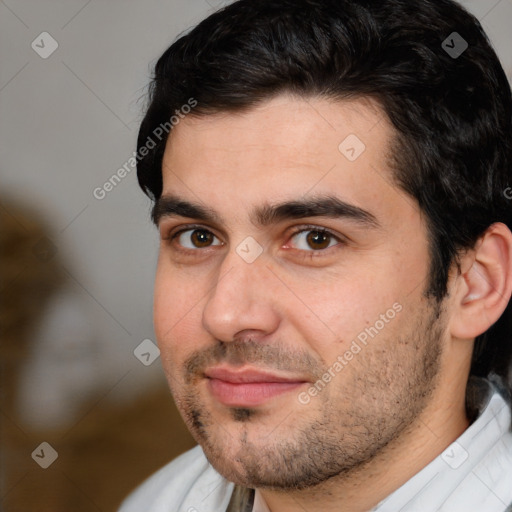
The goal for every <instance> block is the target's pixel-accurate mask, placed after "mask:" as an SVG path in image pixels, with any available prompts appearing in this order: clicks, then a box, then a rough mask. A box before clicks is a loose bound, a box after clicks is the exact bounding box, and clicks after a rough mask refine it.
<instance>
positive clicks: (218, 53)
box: [137, 0, 512, 384]
mask: <svg viewBox="0 0 512 512" xmlns="http://www.w3.org/2000/svg"><path fill="white" fill-rule="evenodd" d="M454 32H456V33H457V34H454ZM465 43H466V44H467V49H465V50H464V48H465ZM450 50H453V51H450ZM455 52H456V53H455ZM459 54H460V55H459ZM280 93H292V94H295V95H299V96H301V97H312V96H317V97H324V98H329V99H333V100H336V99H350V98H357V97H370V98H373V99H375V100H376V101H378V103H379V104H380V105H381V106H382V107H383V109H384V111H385V112H386V114H387V115H388V117H389V119H390V121H391V122H392V124H393V126H394V128H395V129H396V137H395V140H394V144H393V151H392V160H393V166H392V167H393V178H394V180H395V183H396V184H397V186H399V187H400V188H402V189H403V190H404V191H405V192H407V193H408V194H409V195H410V196H412V197H413V198H415V199H416V201H417V202H418V204H419V207H420V209H421V211H422V212H423V213H424V214H425V217H426V219H427V225H428V233H429V234H428V236H429V250H430V258H431V265H430V271H429V278H430V282H429V284H428V286H427V288H426V289H427V292H426V295H427V297H432V298H435V299H436V300H437V302H440V301H441V300H442V299H443V298H444V297H445V296H446V294H447V281H448V272H449V269H450V267H451V265H452V264H453V263H456V264H457V265H458V256H459V254H460V253H461V251H464V250H465V249H469V248H473V247H474V245H475V243H476V241H477V240H478V238H479V237H480V236H481V235H482V234H483V233H484V232H485V230H486V229H487V228H488V227H489V226H490V225H491V224H493V223H494V222H503V223H505V224H506V225H507V226H508V227H509V228H510V227H511V226H512V215H511V211H512V209H511V204H510V200H509V199H507V197H506V196H507V195H508V194H507V193H506V192H505V191H506V190H510V189H508V187H509V185H510V184H511V183H512V180H511V169H510V166H511V164H512V158H511V157H512V98H511V91H510V85H509V83H508V80H507V77H506V75H505V73H504V71H503V68H502V66H501V64H500V62H499V59H498V57H497V56H496V53H495V52H494V50H493V49H492V47H491V44H490V43H489V41H488V39H487V36H486V35H485V33H484V31H483V29H482V27H481V25H480V23H479V22H478V20H477V19H476V18H475V17H474V16H472V15H471V14H470V13H468V12H467V11H466V10H465V9H464V8H462V7H461V6H460V5H458V4H457V3H455V2H454V1H452V0H258V1H255V0H239V1H236V2H234V3H232V4H230V5H228V6H227V7H225V8H223V9H221V10H219V11H217V12H215V13H213V14H212V15H210V16H209V17H208V18H206V19H205V20H204V21H202V22H201V23H200V24H199V25H197V26H196V27H195V28H194V29H192V30H191V31H189V32H188V33H186V34H185V35H183V36H181V37H179V38H178V39H177V40H176V42H175V43H174V44H172V46H171V47H170V48H168V49H167V51H165V53H164V54H163V55H162V56H161V57H160V59H159V60H158V62H157V64H156V66H155V72H154V77H153V80H152V83H151V85H150V92H149V106H148V109H147V112H146V115H145V118H144V120H143V121H142V124H141V127H140V132H139V137H138V149H139V151H140V149H141V148H142V147H144V146H147V142H148V140H149V139H151V138H152V136H153V135H154V132H155V129H156V128H157V127H158V126H163V125H164V124H165V123H166V122H167V123H168V121H169V118H170V117H171V116H172V115H173V113H174V112H175V111H177V110H178V111H179V110H180V109H181V108H182V106H183V105H186V104H187V103H188V102H189V100H190V98H194V100H195V101H196V102H197V105H196V107H195V108H194V109H193V111H192V112H191V115H194V116H205V115H209V114H214V113H218V112H236V111H244V110H248V109H250V108H251V107H254V106H256V105H258V104H260V103H261V102H263V101H265V100H269V99H270V98H272V97H273V96H276V95H278V94H280ZM171 133H172V132H171ZM166 138H167V137H161V138H160V139H159V140H158V142H157V144H156V146H155V147H154V148H153V149H152V150H151V151H150V152H149V154H147V156H146V157H145V158H142V159H140V160H139V162H138V166H137V174H138V179H139V183H140V185H141V187H142V188H143V190H144V191H145V192H146V193H147V194H148V195H150V196H151V197H152V198H153V199H155V200H156V199H158V198H159V197H160V195H161V193H162V158H163V153H164V149H165V142H166ZM459 271H460V267H459ZM511 362H512V302H509V304H508V306H507V309H506V311H505V312H504V313H503V315H502V316H501V318H500V319H499V320H498V322H496V323H495V324H494V325H493V326H492V327H491V328H490V329H489V330H488V331H487V332H486V333H484V334H482V335H481V336H479V337H477V340H476V345H475V349H474V353H473V361H472V368H471V374H473V375H478V376H487V375H488V374H489V373H491V372H494V373H497V374H498V375H500V376H502V377H504V378H505V381H506V382H507V381H508V377H509V375H508V372H509V371H510V366H511ZM509 384H510V383H509Z"/></svg>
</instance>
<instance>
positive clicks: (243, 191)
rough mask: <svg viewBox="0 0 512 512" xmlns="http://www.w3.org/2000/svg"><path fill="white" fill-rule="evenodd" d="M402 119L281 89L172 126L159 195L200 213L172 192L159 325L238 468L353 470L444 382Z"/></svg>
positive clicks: (185, 398)
mask: <svg viewBox="0 0 512 512" xmlns="http://www.w3.org/2000/svg"><path fill="white" fill-rule="evenodd" d="M392 134H393V130H392V128H391V126H390V124H389V122H388V121H387V119H386V118H385V116H384V115H383V112H382V110H380V108H379V107H377V105H376V104H373V103H371V102H370V101H368V100H366V101H365V100H357V101H355V100H352V101H344V102H341V101H330V100H326V99H318V98H311V99H308V100H307V101H306V100H303V99H298V98H293V97H289V96H284V95H283V96H279V97H277V98H275V99H273V100H271V101H268V102H266V103H264V104H262V105H261V106H259V107H257V108H254V109H252V110H250V111H247V112H246V113H238V114H232V113H226V114H218V115H212V116H207V117H201V118H193V117H191V116H189V117H187V118H185V119H184V120H182V121H181V122H180V124H179V125H177V126H176V127H175V128H174V129H173V132H172V133H171V136H170V139H169V142H168V144H167V147H166V151H165V155H164V162H163V195H162V197H163V198H166V197H167V198H169V197H170V196H172V198H173V199H178V200H179V201H181V202H187V203H192V204H193V205H195V206H197V207H200V208H201V209H202V212H200V211H197V209H196V210H193V209H190V208H188V209H184V208H183V203H182V204H181V205H179V204H177V203H176V201H162V202H161V205H160V207H159V229H160V233H161V237H162V241H161V248H160V255H159V262H158V270H157V276H156V289H155V318H154V320H155V329H156V334H157V339H158V343H159V346H160V350H161V355H162V362H163V365H164V369H165V372H166V375H167V378H168V381H169V384H170V387H171V390H172V392H173V395H174V397H175V400H176V402H177V405H178V407H179V409H180V411H181V413H182V415H183V417H184V419H185V421H186V423H187V425H188V427H189V428H190V430H191V432H192V433H193V435H194V436H195V438H196V440H197V441H198V442H199V443H200V444H201V445H202V447H203V449H204V451H205V453H206V455H207V457H208V458H209V460H210V462H211V463H212V464H213V465H214V467H215V468H216V469H217V470H218V471H219V472H221V473H222V474H223V475H224V476H226V477H227V478H228V479H230V480H232V481H235V482H237V483H240V484H242V485H247V486H251V487H268V488H281V489H284V488H289V487H299V488H301V487H302V488H304V487H308V486H312V485H315V484H317V483H319V482H322V481H325V480H327V479H328V478H330V477H332V476H334V475H337V474H341V473H344V472H347V471H350V470H352V469H353V468H357V467H359V466H360V465H361V464H362V463H364V462H365V461H368V460H371V459H372V457H374V456H375V455H376V454H377V453H379V451H380V450H381V448H383V447H384V446H386V445H387V444H389V443H390V442H391V441H393V440H394V439H397V438H399V437H400V436H401V435H402V434H404V433H405V432H408V431H410V430H412V429H414V425H415V424H416V423H417V422H418V418H419V416H420V414H421V413H422V411H424V409H425V407H426V406H427V405H428V403H429V400H430V398H431V397H432V396H433V395H432V390H433V389H434V388H435V383H436V376H437V374H438V373H439V371H440V368H441V353H442V351H441V347H442V342H443V338H444V337H445V334H446V333H445V332H444V331H445V328H444V326H445V323H444V321H443V317H441V318H440V319H437V318H436V310H435V308H434V307H432V305H431V304H430V303H429V302H428V301H427V300H426V299H425V298H424V295H423V294H424V291H425V288H426V287H427V281H428V279H427V277H428V267H429V255H428V245H427V235H426V225H425V220H424V218H423V217H422V216H421V215H420V212H419V209H418V207H417V205H416V204H415V202H414V201H413V200H412V199H411V198H410V197H408V196H407V195H406V194H405V193H403V192H402V191H401V190H399V189H398V188H397V187H396V186H395V185H394V184H393V183H392V179H391V176H392V173H391V170H390V168H389V164H388V159H387V156H388V154H389V144H390V141H391V137H392ZM354 136H356V137H357V138H355V137H354ZM347 137H348V139H347ZM361 142H362V143H363V144H364V145H365V146H366V147H365V148H364V147H363V145H362V144H361ZM340 144H341V145H340ZM284 203H291V204H288V206H283V204H284ZM302 203H306V206H305V207H303V206H300V205H301V204H302ZM279 205H281V206H280V207H279ZM206 214H207V215H206ZM336 363H337V364H336Z"/></svg>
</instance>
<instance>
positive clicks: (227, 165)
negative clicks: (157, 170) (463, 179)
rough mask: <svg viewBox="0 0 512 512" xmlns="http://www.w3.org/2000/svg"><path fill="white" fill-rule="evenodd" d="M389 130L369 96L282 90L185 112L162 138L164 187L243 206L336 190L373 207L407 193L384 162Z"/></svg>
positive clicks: (216, 203)
mask: <svg viewBox="0 0 512 512" xmlns="http://www.w3.org/2000/svg"><path fill="white" fill-rule="evenodd" d="M394 133H395V132H394V129H393V127H392V126H391V125H390V123H389V121H388V119H387V116H386V115H385V113H384V111H383V110H382V108H381V107H380V106H379V105H378V104H377V103H376V102H374V101H372V100H370V99H368V98H361V99H353V100H344V101H338V100H331V99H325V98H298V97H293V96H289V95H281V96H278V97H275V98H273V99H271V100H269V101H266V102H264V103H262V104H261V105H259V106H257V107H254V108H252V109H250V110H248V111H245V112H240V113H219V114H214V115H208V116H201V117H194V116H188V117H185V118H184V119H183V120H181V121H180V123H179V124H178V125H176V126H175V127H174V128H173V131H172V132H171V135H170V137H169V139H168V142H167V146H166V150H165V153H164V158H163V166H162V174H163V195H166V194H171V195H173V196H179V197H182V198H183V199H186V200H189V201H193V202H195V203H198V202H200V203H206V204H208V206H209V207H213V208H215V209H217V210H219V211H220V210H222V209H229V208H230V209H231V211H238V212H239V213H240V212H241V211H242V210H244V209H246V210H248V209H249V207H250V206H251V205H252V206H254V205H256V204H258V203H259V204H261V203H263V202H268V201H271V202H272V201H286V200H296V199H297V198H299V197H304V196H307V195H311V194H313V195H316V194H321V195H326V194H333V193H334V194H336V195H337V196H338V197H340V198H341V199H343V200H346V201H347V202H350V203H351V204H354V205H356V206H364V207H367V206H368V205H369V204H373V206H375V207H376V208H377V209H378V208H379V204H385V203H386V202H388V203H390V204H391V203H395V204H396V196H397V195H400V196H401V197H404V194H403V193H402V191H400V190H399V189H397V188H396V187H395V186H394V185H393V184H392V179H391V177H392V174H391V170H390V168H389V164H388V155H389V148H390V142H391V140H392V138H393V136H394ZM409 202H410V200H409ZM252 206H251V207H252Z"/></svg>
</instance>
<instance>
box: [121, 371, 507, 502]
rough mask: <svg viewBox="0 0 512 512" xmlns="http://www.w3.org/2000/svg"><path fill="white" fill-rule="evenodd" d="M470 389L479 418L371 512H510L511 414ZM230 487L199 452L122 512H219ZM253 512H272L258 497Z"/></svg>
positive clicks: (158, 477) (488, 392)
mask: <svg viewBox="0 0 512 512" xmlns="http://www.w3.org/2000/svg"><path fill="white" fill-rule="evenodd" d="M470 383H471V386H468V387H470V393H471V395H469V398H470V399H472V401H473V406H474V407H475V408H476V409H478V411H479V412H480V414H479V417H478V418H477V419H476V420H475V421H474V422H473V423H472V424H471V425H470V427H469V428H468V429H467V430H466V431H465V432H464V433H463V434H462V435H461V436H460V437H459V438H458V439H457V440H456V441H455V442H453V443H452V444H451V445H450V446H449V447H448V448H447V449H446V450H445V451H444V452H443V453H442V454H440V455H439V456H438V457H437V458H436V459H434V460H433V461H432V462H431V463H430V464H428V465H427V466H425V467H424V468H423V469H422V470H421V471H420V472H419V473H417V474H416V475H414V476H413V477H412V478H411V479H410V480H408V481H407V482H406V483H405V484H404V485H403V486H402V487H400V488H399V489H397V490H396V491H394V492H393V493H392V494H390V495H389V496H388V497H387V498H386V499H384V500H383V501H382V502H381V503H379V504H378V506H377V507H375V508H374V509H373V510H372V511H371V512H434V511H437V512H509V511H511V512H512V431H511V428H510V425H511V411H510V407H509V406H508V404H507V403H506V401H505V400H504V399H503V397H502V396H501V394H500V393H499V392H498V390H497V388H496V386H495V385H494V384H493V383H491V382H490V381H488V380H484V379H472V380H471V381H470ZM233 488H234V484H232V483H231V482H228V481H227V480H226V479H225V478H223V477H222V476H221V475H220V474H219V473H217V471H216V470H215V469H214V468H213V467H212V466H211V464H210V463H209V462H208V460H207V459H206V457H205V455H204V453H203V450H202V449H201V447H200V446H196V447H195V448H193V449H192V450H190V451H188V452H186V453H184V454H183V455H181V456H180V457H178V458H177V459H175V460H174V461H173V462H171V463H170V464H168V465H167V466H165V467H164V468H162V469H161V470H160V471H158V472H157V473H156V474H155V475H153V476H152V477H150V478H149V479H148V480H147V481H146V482H144V483H143V484H142V485H141V486H140V487H139V488H138V489H137V490H136V491H135V492H134V493H133V494H132V495H130V496H129V497H128V498H127V499H126V500H125V502H124V503H123V505H122V506H121V508H120V509H119V512H223V511H225V510H226V507H227V506H228V503H229V500H230V498H231V494H232V492H233ZM252 512H270V511H269V509H268V507H267V505H266V504H265V501H264V499H263V496H262V495H261V493H260V492H259V491H258V490H256V492H255V496H254V505H253V509H252ZM274 512H275V511H274Z"/></svg>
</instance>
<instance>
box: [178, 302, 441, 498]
mask: <svg viewBox="0 0 512 512" xmlns="http://www.w3.org/2000/svg"><path fill="white" fill-rule="evenodd" d="M443 333H444V322H443V319H442V317H441V309H440V305H437V304H430V305H429V307H428V308H427V309H426V312H424V314H423V315H422V316H419V318H418V319H417V320H416V321H415V322H414V324H413V325H411V324H409V329H408V332H406V333H405V334H403V335H402V336H400V337H398V338H397V339H395V340H394V341H393V342H392V343H390V342H389V341H388V342H386V343H385V344H384V346H385V347H387V348H388V351H387V352H386V350H385V349H384V350H383V349H382V346H383V345H382V344H379V345H378V346H377V343H378V342H379V341H380V340H377V339H376V340H374V341H373V343H374V344H375V345H374V346H372V345H371V344H370V343H369V344H368V346H367V347H365V348H364V349H363V350H362V351H361V353H359V354H358V355H357V357H355V358H354V359H353V360H352V361H351V362H350V364H351V365H354V371H353V372H352V374H351V375H352V380H351V382H346V383H345V384H344V385H339V386H338V387H336V379H343V378H344V377H343V372H345V371H346V369H344V370H343V371H342V372H341V374H340V375H337V376H336V377H335V378H334V379H333V382H332V383H330V384H329V385H328V386H327V387H326V388H325V389H324V390H323V391H322V392H321V393H320V394H319V395H318V396H317V397H315V398H314V399H313V400H312V401H311V403H310V404H308V405H300V404H298V402H297V400H295V404H296V406H297V408H296V409H293V410H292V412H291V413H290V414H289V415H288V416H287V417H286V418H284V420H283V419H282V418H281V419H280V421H281V422H282V423H281V424H279V423H277V422H276V423H277V424H276V425H275V427H273V432H272V434H271V435H265V436H259V437H257V436H255V435H254V434H253V430H254V426H255V425H254V424H255V422H258V421H259V419H260V417H261V414H262V413H261V411H259V410H258V409H256V408H230V410H229V414H230V423H231V425H229V424H227V422H226V424H225V425H220V424H219V421H218V420H217V421H216V420H215V419H214V417H213V416H212V414H211V412H210V411H209V410H208V409H207V408H206V407H205V406H204V401H203V399H201V397H200V395H199V393H198V392H197V387H196V383H197V382H196V381H194V380H193V379H190V380H189V382H188V384H187V385H185V386H183V387H182V389H181V392H180V390H178V389H175V390H173V394H174V396H175V400H176V403H177V405H178V409H179V410H180V412H181V414H182V416H183V418H184V420H185V422H186V424H187V426H188V428H189V430H190V431H191V433H192V435H193V436H194V438H195V439H196V441H197V442H198V443H199V444H200V445H201V446H202V448H203V450H204V453H205V455H206V457H207V458H208V460H209V461H210V463H211V464H212V465H213V466H214V467H215V469H216V470H217V471H218V472H219V473H220V474H222V475H223V476H224V477H225V478H226V479H228V480H230V481H232V482H234V483H236V484H238V485H241V486H245V487H251V488H260V489H273V490H280V491H290V490H304V489H310V488H313V487H315V486H318V485H319V484H322V483H324V482H327V481H328V480H330V479H332V478H333V477H337V476H341V477H343V476H345V477H348V476H349V475H351V474H352V473H354V472H356V471H358V470H360V469H361V468H362V467H363V466H364V465H366V464H368V463H369V462H371V461H372V460H373V459H374V458H375V457H376V456H377V455H378V454H379V453H380V452H381V451H382V450H383V449H384V448H385V447H386V446H387V445H390V444H392V443H394V442H395V441H397V440H398V439H399V438H400V437H401V436H402V434H403V433H404V431H405V430H406V429H407V428H408V427H410V426H411V425H412V424H413V423H414V422H415V420H417V418H418V416H419V415H420V414H421V412H422V411H423V410H424V409H425V407H426V406H427V405H428V403H429V398H430V397H431V396H432V394H433V392H434V390H435V388H436V383H437V378H436V377H437V376H438V374H439V370H440V360H441V353H442V350H441V349H442V336H443ZM383 335H384V333H380V334H379V336H383ZM229 347H230V346H224V347H223V349H222V350H224V351H225V350H226V349H227V352H228V353H229V351H230V348H229ZM244 347H245V348H244ZM259 347H260V346H259V345H258V344H257V343H256V344H239V345H237V346H236V353H237V356H236V357H242V358H243V357H244V353H245V354H246V355H247V359H246V361H247V362H253V361H255V360H256V361H259V362H262V361H265V360H267V359H268V360H270V359H271V355H272V354H271V353H270V352H268V354H266V355H265V354H261V357H260V355H259V354H258V350H260V348H259ZM377 347H379V348H377ZM246 348H247V350H246ZM390 348H391V350H389V349H390ZM219 350H220V349H219ZM271 350H272V349H271V348H270V351H271ZM267 356H268V357H267ZM233 357H235V356H233ZM278 359H279V358H278ZM284 359H285V360H286V358H284ZM228 360H229V359H228ZM191 361H192V360H191ZM191 361H189V363H190V362H191ZM194 361H196V362H197V361H198V359H197V358H196V359H194ZM273 361H274V364H273V365H272V366H273V367H274V368H275V367H276V365H275V361H276V359H275V357H274V359H273ZM355 365H358V367H357V368H356V367H355ZM284 366H286V364H284ZM288 369H290V368H288ZM292 396H293V395H292ZM294 398H295V397H293V398H292V399H294ZM312 408H315V409H314V410H315V413H316V414H315V415H314V416H313V415H311V412H310V411H312V410H313V409H312ZM276 416H277V415H276ZM308 416H309V417H308ZM310 418H311V419H310ZM231 427H236V428H231ZM271 430H272V429H271Z"/></svg>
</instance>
